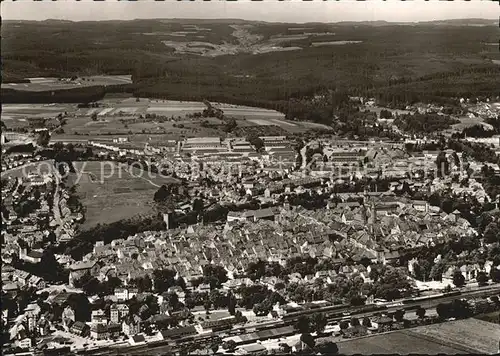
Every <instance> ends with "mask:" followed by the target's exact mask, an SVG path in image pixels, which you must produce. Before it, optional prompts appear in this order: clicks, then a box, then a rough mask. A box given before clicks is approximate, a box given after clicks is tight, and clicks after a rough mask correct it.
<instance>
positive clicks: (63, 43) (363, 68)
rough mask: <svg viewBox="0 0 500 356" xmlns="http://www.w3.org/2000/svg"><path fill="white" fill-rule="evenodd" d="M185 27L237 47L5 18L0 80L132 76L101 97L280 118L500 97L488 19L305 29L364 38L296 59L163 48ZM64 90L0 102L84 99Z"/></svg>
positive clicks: (113, 26) (134, 26) (214, 26)
mask: <svg viewBox="0 0 500 356" xmlns="http://www.w3.org/2000/svg"><path fill="white" fill-rule="evenodd" d="M236 22H238V21H236ZM240 22H241V21H240ZM241 23H246V22H241ZM184 24H191V25H193V24H194V25H196V24H198V25H200V26H202V27H206V28H210V29H211V31H204V34H203V36H205V39H204V40H205V41H209V42H211V43H223V42H228V43H235V42H237V38H236V37H234V36H233V35H232V33H233V29H232V28H231V27H230V26H229V23H228V21H198V20H191V21H188V22H186V21H184V22H183V23H182V24H181V23H180V22H178V21H177V22H176V21H175V20H172V21H164V20H136V21H110V22H81V23H72V22H65V21H53V20H50V21H43V22H16V21H14V22H12V21H7V22H5V23H4V24H3V26H2V60H3V66H4V68H3V73H2V74H3V78H2V81H3V82H16V81H22V80H24V78H26V77H36V76H56V77H61V76H72V75H91V74H132V76H133V82H134V85H133V86H127V87H125V88H122V89H119V88H117V87H116V88H112V87H107V88H105V91H106V92H109V91H116V90H125V91H133V92H134V94H135V95H136V96H149V97H153V98H169V99H180V100H203V99H208V100H211V101H218V102H229V103H234V104H242V105H250V106H260V107H266V108H273V109H278V110H280V111H283V112H288V111H289V109H287V108H288V107H289V106H291V105H293V103H290V102H289V99H291V98H303V97H304V96H306V97H307V96H309V95H311V94H314V93H317V92H320V91H322V90H324V89H326V88H328V89H334V90H335V91H336V92H338V91H342V92H348V93H350V94H351V95H363V96H372V97H375V98H377V99H378V100H380V101H381V102H382V104H384V105H387V106H393V107H402V106H405V105H407V104H411V103H414V102H417V101H433V102H438V103H443V104H453V103H454V99H453V98H456V97H464V96H465V97H470V96H478V95H485V96H497V95H498V84H497V83H498V82H500V66H498V65H495V64H492V63H491V61H490V59H498V51H495V50H494V46H486V45H485V44H484V43H487V42H494V41H496V40H497V39H498V33H497V30H498V29H497V27H496V26H495V25H494V24H493V23H491V26H483V27H472V26H465V27H462V26H451V25H450V26H437V25H434V24H432V23H427V24H419V25H417V26H399V25H392V24H388V23H387V24H382V25H381V24H377V25H376V26H375V25H373V26H372V25H367V24H359V25H358V26H353V25H352V24H323V25H320V24H310V25H311V26H312V27H313V28H314V30H315V31H317V32H328V33H335V37H334V38H335V40H350V41H352V40H358V41H362V42H361V43H358V44H355V45H342V46H325V47H314V46H312V45H311V43H312V42H314V41H316V39H313V40H310V42H311V41H312V42H311V43H309V44H308V45H303V44H301V45H302V46H303V47H304V48H303V49H302V50H300V51H294V52H293V54H291V53H286V52H272V53H265V54H259V55H251V54H244V53H240V54H237V55H224V56H218V57H213V58H210V57H201V56H194V55H178V54H175V53H173V52H172V49H171V48H169V47H167V46H165V45H163V44H162V43H161V41H162V40H168V39H171V38H170V37H172V36H169V35H168V34H169V33H170V32H172V31H179V30H181V29H182V28H183V27H182V25H184ZM450 24H451V23H450ZM308 26H309V25H308ZM288 27H290V24H258V25H256V24H254V27H253V28H251V29H250V32H252V33H254V34H257V35H260V36H262V40H265V39H266V38H269V37H270V36H276V35H287V34H288V35H289V34H291V33H290V31H289V30H288V29H287V28H288ZM299 32H300V31H299ZM151 33H153V34H155V35H151ZM146 34H147V35H146ZM323 37H324V36H322V37H318V38H317V39H321V38H323ZM326 37H328V36H326ZM332 39H333V38H332ZM184 40H185V41H189V40H194V38H190V37H189V36H188V37H186V38H185V39H184ZM321 40H322V41H323V40H325V39H324V38H323V39H321ZM289 45H297V44H295V43H292V42H291V43H289ZM95 90H96V92H95V95H97V96H99V95H100V94H101V92H102V89H101V88H99V89H95ZM69 92H71V95H70V94H68V96H69V97H71V99H69V98H68V96H67V95H63V94H60V93H58V92H57V91H56V93H55V97H54V96H53V95H52V94H49V95H47V94H33V93H30V94H27V93H25V92H23V93H16V92H13V91H5V90H3V89H2V97H3V98H2V99H3V101H4V102H22V101H24V102H27V101H26V100H29V101H31V102H54V100H55V101H62V102H64V101H68V100H74V101H76V102H84V101H88V100H90V97H89V96H88V95H89V92H87V90H83V91H82V92H80V91H69ZM73 94H74V95H75V96H73ZM80 95H81V96H80ZM320 110H323V109H320ZM310 114H311V115H312V116H313V121H321V120H318V118H317V117H318V116H321V113H318V112H316V111H314V112H311V113H310Z"/></svg>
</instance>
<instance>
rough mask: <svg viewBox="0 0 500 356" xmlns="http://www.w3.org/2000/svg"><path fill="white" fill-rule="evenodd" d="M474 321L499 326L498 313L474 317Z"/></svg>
mask: <svg viewBox="0 0 500 356" xmlns="http://www.w3.org/2000/svg"><path fill="white" fill-rule="evenodd" d="M475 318H476V319H479V320H483V321H487V322H489V323H493V324H500V312H498V311H496V312H492V313H488V314H482V315H478V316H476V317H475Z"/></svg>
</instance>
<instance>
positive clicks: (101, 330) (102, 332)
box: [90, 324, 109, 340]
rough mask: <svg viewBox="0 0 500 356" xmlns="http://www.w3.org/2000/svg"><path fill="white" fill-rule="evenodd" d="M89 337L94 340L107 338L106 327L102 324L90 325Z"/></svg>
mask: <svg viewBox="0 0 500 356" xmlns="http://www.w3.org/2000/svg"><path fill="white" fill-rule="evenodd" d="M90 337H91V338H92V339H95V340H104V339H108V338H109V333H108V328H107V326H106V325H103V324H95V325H92V328H91V329H90Z"/></svg>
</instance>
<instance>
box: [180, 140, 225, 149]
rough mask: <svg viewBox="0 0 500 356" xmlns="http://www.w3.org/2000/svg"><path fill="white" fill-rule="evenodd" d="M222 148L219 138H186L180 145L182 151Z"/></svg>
mask: <svg viewBox="0 0 500 356" xmlns="http://www.w3.org/2000/svg"><path fill="white" fill-rule="evenodd" d="M223 148H224V147H223V145H222V141H221V139H220V137H194V138H188V139H186V140H184V142H183V144H182V150H183V151H204V150H213V149H223Z"/></svg>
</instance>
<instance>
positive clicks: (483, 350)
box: [408, 318, 500, 354]
mask: <svg viewBox="0 0 500 356" xmlns="http://www.w3.org/2000/svg"><path fill="white" fill-rule="evenodd" d="M408 332H409V333H411V334H415V335H417V336H421V337H425V338H426V339H427V338H431V339H435V340H439V341H440V342H441V343H444V344H447V345H457V346H464V347H467V348H469V349H471V352H473V351H472V350H474V352H475V353H478V354H495V353H497V351H498V340H499V339H500V327H499V325H498V324H493V323H489V322H487V321H482V320H478V319H474V318H470V319H465V320H455V321H450V322H446V323H441V324H433V325H426V326H421V327H417V328H414V329H411V330H409V331H408Z"/></svg>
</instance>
